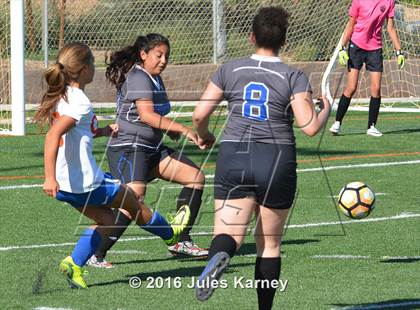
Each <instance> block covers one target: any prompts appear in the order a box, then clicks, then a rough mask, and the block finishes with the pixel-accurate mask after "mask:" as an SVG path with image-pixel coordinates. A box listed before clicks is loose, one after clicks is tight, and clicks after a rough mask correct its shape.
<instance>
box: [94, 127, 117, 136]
mask: <svg viewBox="0 0 420 310" xmlns="http://www.w3.org/2000/svg"><path fill="white" fill-rule="evenodd" d="M117 135H118V124H109V125H108V126H105V127H103V128H99V129H98V131H97V132H96V135H95V138H98V137H110V136H111V137H116V136H117Z"/></svg>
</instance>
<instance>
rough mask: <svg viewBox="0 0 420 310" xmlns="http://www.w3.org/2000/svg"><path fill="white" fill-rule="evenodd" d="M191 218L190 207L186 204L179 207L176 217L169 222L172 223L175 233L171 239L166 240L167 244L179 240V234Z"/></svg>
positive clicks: (172, 243)
mask: <svg viewBox="0 0 420 310" xmlns="http://www.w3.org/2000/svg"><path fill="white" fill-rule="evenodd" d="M189 220H190V207H189V206H187V205H184V206H182V207H181V208H179V210H178V212H177V213H176V215H175V217H174V218H172V219H170V220H169V224H170V225H171V227H172V230H173V232H174V234H173V236H172V238H171V239H168V240H164V241H165V243H166V245H167V246H171V245H175V244H176V243H177V242H178V240H179V236H180V235H181V233H182V231H183V230H184V229H185V227H186V226H187V224H188V221H189Z"/></svg>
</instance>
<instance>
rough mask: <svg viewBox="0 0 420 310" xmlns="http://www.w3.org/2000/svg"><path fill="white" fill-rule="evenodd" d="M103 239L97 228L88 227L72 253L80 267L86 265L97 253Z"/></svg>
mask: <svg viewBox="0 0 420 310" xmlns="http://www.w3.org/2000/svg"><path fill="white" fill-rule="evenodd" d="M101 239H102V238H101V234H100V233H99V232H98V231H97V230H96V229H92V228H87V229H86V230H85V231H84V232H83V234H82V235H81V237H80V239H79V241H77V243H76V246H75V247H74V249H73V252H72V253H71V258H73V261H74V263H75V264H76V265H78V266H80V267H82V266H84V265H85V264H86V262H87V261H88V259H89V258H90V257H91V256H92V255H93V254H94V253H95V250H96V248H97V247H98V245H99V243H100V242H101Z"/></svg>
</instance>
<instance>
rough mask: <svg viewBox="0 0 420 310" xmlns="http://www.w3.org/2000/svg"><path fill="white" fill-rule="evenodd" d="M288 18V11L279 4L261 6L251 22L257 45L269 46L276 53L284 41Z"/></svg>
mask: <svg viewBox="0 0 420 310" xmlns="http://www.w3.org/2000/svg"><path fill="white" fill-rule="evenodd" d="M288 19H289V13H288V12H287V11H286V10H285V9H284V8H283V7H281V6H269V7H263V8H261V9H260V10H259V11H258V13H257V15H256V16H255V17H254V21H253V23H252V32H253V33H254V34H255V39H256V44H257V46H258V47H263V48H271V49H273V50H274V51H275V52H276V53H277V52H278V50H279V49H280V47H282V46H283V45H284V43H285V42H286V33H287V28H288V27H289V22H288Z"/></svg>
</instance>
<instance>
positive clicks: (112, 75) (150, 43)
mask: <svg viewBox="0 0 420 310" xmlns="http://www.w3.org/2000/svg"><path fill="white" fill-rule="evenodd" d="M161 44H165V45H167V46H168V48H169V47H170V46H169V40H168V39H167V38H166V37H164V36H163V35H161V34H157V33H149V34H148V35H146V36H139V37H137V39H136V41H135V42H134V45H132V46H126V47H124V48H123V49H121V50H118V51H116V52H113V53H111V56H108V55H107V56H106V59H105V63H106V64H107V65H108V66H107V68H106V73H105V76H106V79H107V80H108V81H109V82H110V83H111V84H112V85H115V87H116V88H117V89H120V88H121V86H122V85H123V84H124V82H125V79H126V76H127V73H128V72H129V71H130V69H131V68H132V67H133V66H134V65H135V64H137V63H139V64H141V62H142V61H141V58H140V52H141V51H144V52H146V53H148V52H149V51H150V50H151V49H153V48H154V47H156V46H158V45H161Z"/></svg>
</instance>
